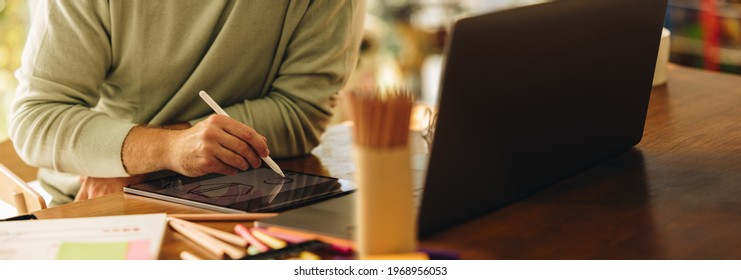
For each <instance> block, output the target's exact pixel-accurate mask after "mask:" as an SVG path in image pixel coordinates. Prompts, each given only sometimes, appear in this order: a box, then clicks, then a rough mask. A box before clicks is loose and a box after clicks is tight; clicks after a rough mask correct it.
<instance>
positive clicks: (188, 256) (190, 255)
mask: <svg viewBox="0 0 741 280" xmlns="http://www.w3.org/2000/svg"><path fill="white" fill-rule="evenodd" d="M180 259H181V260H188V261H200V260H201V258H199V257H198V256H196V255H194V254H193V253H191V252H188V251H182V252H180Z"/></svg>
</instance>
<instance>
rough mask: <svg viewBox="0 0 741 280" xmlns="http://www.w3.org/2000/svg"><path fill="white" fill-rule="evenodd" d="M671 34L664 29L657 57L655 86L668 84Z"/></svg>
mask: <svg viewBox="0 0 741 280" xmlns="http://www.w3.org/2000/svg"><path fill="white" fill-rule="evenodd" d="M670 37H671V32H670V31H669V29H666V28H664V30H662V31H661V43H660V44H659V55H658V56H656V69H654V81H653V85H654V86H657V85H662V84H665V83H666V79H667V77H666V72H667V65H668V64H669V45H671V40H670Z"/></svg>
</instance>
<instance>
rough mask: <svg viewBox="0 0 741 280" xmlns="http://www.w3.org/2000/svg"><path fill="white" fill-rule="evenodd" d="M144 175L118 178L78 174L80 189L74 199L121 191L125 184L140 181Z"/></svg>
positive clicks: (79, 199) (78, 199) (85, 198)
mask: <svg viewBox="0 0 741 280" xmlns="http://www.w3.org/2000/svg"><path fill="white" fill-rule="evenodd" d="M143 178H144V176H131V177H119V178H94V177H88V176H80V182H81V185H80V191H78V192H77V196H76V197H75V201H82V200H87V199H91V198H96V197H99V196H103V195H106V194H109V193H115V192H120V191H123V188H124V187H125V186H128V185H130V184H135V183H139V182H141V180H142V179H143Z"/></svg>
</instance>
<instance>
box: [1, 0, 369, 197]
mask: <svg viewBox="0 0 741 280" xmlns="http://www.w3.org/2000/svg"><path fill="white" fill-rule="evenodd" d="M364 5H365V4H364V1H361V0H355V1H353V0H347V1H337V0H324V1H322V0H313V1H310V0H282V1H275V0H273V1H232V0H222V1H201V0H188V1H183V0H164V1H146V0H141V1H132V0H109V1H107V0H95V1H51V0H49V1H44V2H43V3H40V4H39V6H38V7H37V13H36V15H35V17H34V22H33V24H32V28H31V31H30V34H29V38H28V42H27V44H26V48H25V49H24V53H23V62H22V66H21V68H20V69H19V70H18V72H17V73H16V76H17V78H18V80H19V86H18V90H17V97H16V101H15V103H14V105H13V115H12V120H11V125H10V134H11V138H12V140H13V143H14V144H15V147H16V150H17V151H18V153H19V155H20V156H21V157H22V158H23V159H24V160H25V161H26V162H27V163H29V164H31V165H35V166H38V167H40V170H39V179H40V181H41V183H42V185H43V186H44V188H45V189H46V190H47V191H49V192H50V193H51V194H52V196H53V197H54V200H53V202H52V204H62V203H67V202H70V201H72V199H74V198H75V197H77V199H78V200H82V199H87V198H92V197H95V196H100V195H103V194H107V193H111V192H116V191H120V190H121V189H122V188H123V187H124V186H125V185H127V184H130V183H134V182H137V181H139V180H141V178H142V177H143V176H142V175H143V174H147V173H151V172H155V171H160V170H172V171H175V172H179V173H181V174H184V175H187V176H199V175H204V174H208V173H220V174H233V173H236V172H238V171H239V170H245V169H247V168H250V167H253V168H254V167H257V166H259V165H260V164H261V163H260V157H264V156H267V155H268V154H270V156H271V157H273V158H281V157H291V156H297V155H304V154H307V153H309V152H310V151H311V149H312V148H313V147H315V146H316V145H318V143H319V138H320V135H321V133H322V132H323V131H324V129H325V128H326V125H327V123H328V120H329V118H330V116H331V111H332V107H333V106H334V105H333V103H334V101H335V95H336V93H337V91H338V90H339V89H340V88H341V87H342V86H343V84H344V82H345V80H346V79H347V78H348V75H350V73H351V72H352V70H353V67H354V66H355V64H356V60H357V56H358V47H359V43H360V37H361V35H362V34H361V28H362V24H363V17H364ZM200 90H205V91H207V92H208V93H209V94H210V95H211V97H213V99H214V100H216V102H217V103H219V104H220V105H221V106H222V107H224V109H225V110H226V112H227V113H228V114H229V115H230V116H231V117H232V118H233V119H231V118H228V117H224V116H217V115H212V113H213V112H212V111H211V109H210V108H209V107H208V106H207V105H206V104H205V103H204V102H203V101H202V100H201V99H200V97H199V96H198V92H199V91H200ZM268 147H270V149H268Z"/></svg>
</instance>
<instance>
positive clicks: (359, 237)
mask: <svg viewBox="0 0 741 280" xmlns="http://www.w3.org/2000/svg"><path fill="white" fill-rule="evenodd" d="M354 161H355V165H356V170H355V184H356V187H357V196H356V198H357V201H356V204H355V205H356V207H357V208H356V210H355V217H356V221H357V224H356V228H355V234H356V236H355V238H356V240H355V243H356V248H357V250H358V255H359V256H360V257H361V258H363V257H364V256H369V255H379V254H397V253H409V252H414V251H415V250H416V247H417V244H416V243H417V241H416V235H417V234H416V225H417V223H416V218H415V212H414V209H413V205H414V201H413V200H414V198H413V193H412V174H411V163H410V152H409V147H408V146H403V147H396V148H368V147H362V146H358V145H355V147H354Z"/></svg>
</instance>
